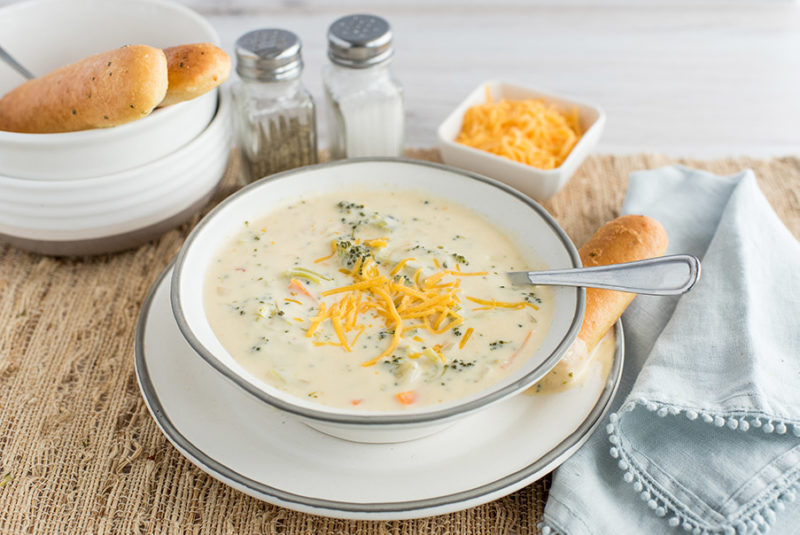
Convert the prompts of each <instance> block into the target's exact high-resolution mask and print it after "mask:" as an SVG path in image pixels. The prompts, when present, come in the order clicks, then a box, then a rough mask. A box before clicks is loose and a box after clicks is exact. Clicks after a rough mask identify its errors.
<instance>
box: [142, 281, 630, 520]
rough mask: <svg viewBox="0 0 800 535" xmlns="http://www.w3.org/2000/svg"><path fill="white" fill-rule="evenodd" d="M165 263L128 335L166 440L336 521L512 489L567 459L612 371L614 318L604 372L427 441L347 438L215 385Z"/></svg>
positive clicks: (592, 419) (222, 382)
mask: <svg viewBox="0 0 800 535" xmlns="http://www.w3.org/2000/svg"><path fill="white" fill-rule="evenodd" d="M170 275H171V273H170V268H167V270H165V272H164V273H162V275H161V276H160V277H159V279H158V280H157V281H156V283H155V284H154V285H153V289H152V290H151V293H150V295H149V296H148V297H147V299H146V300H145V302H144V304H143V306H142V311H141V315H140V317H139V324H138V327H137V332H136V342H135V349H134V352H135V362H136V374H137V378H138V380H139V386H140V388H141V390H142V394H143V396H144V399H145V402H146V403H147V406H148V408H149V409H150V413H151V414H152V416H153V418H154V419H155V421H156V423H157V424H158V426H159V427H160V428H161V430H162V432H163V433H164V434H165V435H166V436H167V438H168V439H169V440H170V442H172V444H173V445H174V446H175V447H176V448H177V449H178V450H179V451H180V452H181V453H182V454H183V455H185V456H186V457H187V458H188V459H189V460H190V461H191V462H192V463H194V464H195V465H196V466H198V467H199V468H200V469H201V470H203V471H205V472H206V473H208V474H210V475H211V476H213V477H215V478H216V479H218V480H220V481H222V482H224V483H226V484H228V485H230V486H232V487H234V488H236V489H238V490H240V491H242V492H244V493H246V494H249V495H251V496H254V497H256V498H259V499H261V500H264V501H267V502H269V503H273V504H275V505H280V506H283V507H288V508H290V509H294V510H297V511H302V512H306V513H311V514H316V515H324V516H332V517H339V518H351V519H367V520H394V519H406V518H419V517H425V516H432V515H437V514H444V513H450V512H453V511H458V510H462V509H466V508H468V507H474V506H476V505H480V504H482V503H486V502H489V501H492V500H495V499H497V498H500V497H502V496H505V495H507V494H510V493H511V492H514V491H515V490H518V489H520V488H522V487H524V486H526V485H528V484H530V483H532V482H534V481H536V480H537V479H539V478H541V477H542V476H544V475H545V474H547V473H549V472H550V471H552V470H553V469H554V468H556V467H557V466H558V465H559V464H561V463H562V462H564V461H565V460H566V459H567V458H568V457H570V456H571V455H572V454H573V453H574V452H575V451H576V450H577V449H578V448H579V447H580V446H581V445H582V444H583V443H584V442H585V441H586V440H587V439H588V438H589V436H590V435H591V434H592V432H594V430H595V429H596V428H597V426H598V424H599V423H600V421H601V420H602V418H603V417H604V416H605V414H606V412H607V411H608V409H609V406H610V403H611V400H612V399H613V397H614V393H615V391H616V388H617V385H618V383H619V379H620V375H621V372H622V363H623V354H624V350H623V343H622V339H623V337H622V325H621V323H620V322H618V323H617V325H616V340H617V347H616V353H615V358H614V361H613V363H612V365H611V370H610V373H609V375H608V378H607V379H605V380H604V379H603V376H602V372H601V371H600V364H599V363H594V364H595V365H596V366H594V367H593V368H591V369H590V371H589V373H588V374H587V379H586V381H585V382H584V383H583V384H582V385H580V386H576V387H574V388H571V389H569V390H566V391H564V392H560V393H557V394H548V395H528V394H520V395H517V396H515V397H513V398H511V399H508V400H506V401H504V402H502V403H499V404H496V405H494V406H492V407H490V408H489V409H487V410H485V411H483V412H480V413H478V414H475V415H472V416H469V417H467V418H465V419H463V420H461V421H459V422H457V423H456V424H454V425H453V426H451V427H449V428H448V429H446V430H444V431H441V432H440V433H437V434H435V435H433V436H430V437H427V438H422V439H418V440H414V441H411V442H404V443H399V444H357V443H354V442H348V441H344V440H340V439H337V438H334V437H331V436H328V435H325V434H322V433H320V432H317V431H315V430H313V429H311V428H310V427H308V426H306V425H304V424H302V423H301V422H300V421H299V420H296V419H294V418H290V417H289V416H288V415H286V414H284V413H282V412H280V411H278V410H277V409H274V408H272V407H270V406H269V405H266V404H264V403H261V402H260V401H258V400H257V399H255V398H254V397H252V396H250V395H249V394H247V392H245V391H244V390H242V389H240V388H239V387H237V386H236V385H234V384H232V383H231V382H229V381H228V380H226V379H225V378H224V377H223V376H222V375H221V374H219V373H217V371H216V370H214V369H213V368H211V366H209V365H208V364H207V363H206V362H205V361H204V360H203V359H202V358H201V357H200V356H199V355H197V354H196V353H195V352H194V351H193V350H192V348H191V347H190V346H189V345H188V343H187V342H186V340H185V339H184V338H183V336H182V335H181V332H180V331H179V330H178V326H177V325H176V323H175V319H174V318H173V316H172V311H171V308H170V302H169V294H170V289H169V285H170Z"/></svg>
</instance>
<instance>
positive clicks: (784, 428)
mask: <svg viewBox="0 0 800 535" xmlns="http://www.w3.org/2000/svg"><path fill="white" fill-rule="evenodd" d="M637 405H639V406H641V407H643V408H645V409H646V410H648V411H650V412H654V413H655V414H656V415H657V416H660V417H662V418H663V417H666V416H668V415H670V416H677V415H679V414H683V415H684V416H686V418H688V419H689V420H697V419H698V418H700V419H701V420H702V421H703V422H705V423H708V424H711V425H714V426H716V427H724V426H727V427H728V428H730V429H738V430H739V431H742V432H747V431H749V430H751V429H758V428H760V429H761V430H762V431H763V432H764V433H776V434H779V435H783V434H785V433H787V432H788V431H789V430H790V429H791V432H792V433H793V434H794V435H795V436H797V437H800V424H797V423H789V422H785V421H780V420H775V419H772V418H768V417H767V416H764V415H756V416H752V415H748V414H747V413H744V412H742V413H730V414H726V415H724V416H723V415H720V414H713V413H710V412H706V411H699V412H698V411H696V410H693V409H684V408H680V407H675V406H667V405H663V404H658V403H655V402H653V401H642V400H636V401H628V402H627V403H625V405H624V406H623V407H622V408H621V409H620V411H619V412H620V413H622V412H630V411H633V410H634V409H635V408H636V406H637ZM608 420H609V423H608V424H607V425H606V433H608V441H609V442H610V443H611V448H610V449H609V453H610V455H611V456H612V457H613V458H615V459H617V467H618V468H619V469H620V470H622V471H623V476H622V479H623V480H624V481H625V482H626V483H630V484H631V486H632V487H633V490H634V491H636V492H638V493H639V497H640V498H641V499H642V501H644V502H646V503H647V507H648V508H649V509H650V510H651V511H653V513H654V514H655V515H656V516H658V517H662V518H665V519H666V522H667V524H668V525H669V526H671V527H678V526H680V527H682V528H683V530H684V531H686V532H689V533H692V534H693V535H711V534H724V535H735V534H744V533H767V532H768V531H769V528H770V526H771V525H772V524H773V523H774V522H775V517H776V511H781V510H783V509H784V508H785V503H787V502H789V503H791V502H793V501H795V499H796V498H797V494H798V493H800V467H798V469H797V470H795V471H794V472H792V473H791V474H790V475H788V476H787V477H786V478H785V479H784V480H783V484H782V485H780V486H779V485H775V488H773V489H772V490H771V491H770V492H769V494H768V495H767V496H764V497H763V498H762V499H760V500H759V503H758V504H757V505H755V506H753V507H751V510H749V511H747V512H746V513H745V514H744V515H740V516H739V517H738V518H735V519H732V520H731V524H730V525H725V526H712V525H710V524H709V523H708V522H707V521H706V520H704V519H703V518H701V517H699V516H697V515H696V514H694V513H692V512H690V511H688V510H687V509H686V508H685V507H684V506H682V505H681V504H677V503H675V502H674V501H673V500H671V499H670V498H669V497H667V496H666V495H665V494H664V493H663V492H661V491H660V490H659V489H658V487H657V486H656V485H655V484H654V483H653V481H652V480H651V478H650V476H649V475H648V474H647V473H646V472H645V471H644V470H643V469H642V468H641V467H640V466H639V465H638V464H637V463H636V461H635V460H633V459H632V458H631V457H630V456H629V455H628V454H627V452H626V451H625V449H624V448H621V447H620V442H621V437H620V435H619V427H618V423H619V413H612V414H610V415H609V417H608ZM545 527H546V526H545ZM542 533H543V535H556V532H555V531H554V530H553V529H552V528H550V529H549V530H548V531H547V532H545V529H544V527H543V528H542Z"/></svg>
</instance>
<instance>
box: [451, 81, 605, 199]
mask: <svg viewBox="0 0 800 535" xmlns="http://www.w3.org/2000/svg"><path fill="white" fill-rule="evenodd" d="M487 87H488V88H489V91H490V93H491V97H492V100H493V101H498V100H501V99H508V100H523V99H531V98H537V99H544V100H545V101H546V102H548V103H552V104H554V105H555V106H556V107H557V108H558V109H561V110H564V111H571V110H573V109H577V110H578V117H579V121H580V125H581V129H582V130H583V135H582V136H581V139H580V140H579V141H578V143H577V144H576V145H575V147H573V149H572V151H571V152H570V153H569V156H567V158H566V160H564V162H563V163H562V164H561V165H560V166H558V167H557V168H555V169H537V168H535V167H532V166H530V165H526V164H523V163H519V162H515V161H513V160H510V159H508V158H504V157H502V156H497V155H495V154H492V153H490V152H486V151H483V150H479V149H475V148H472V147H468V146H466V145H463V144H461V143H456V141H455V139H456V137H458V134H459V132H460V131H461V124H462V122H463V118H464V113H465V112H466V111H467V109H468V108H470V107H472V106H475V105H477V104H483V103H484V102H486V88H487ZM605 123H606V114H605V112H604V111H603V110H602V109H601V108H599V107H598V106H594V105H592V104H587V103H585V102H580V101H577V100H572V99H568V98H564V97H560V96H557V95H553V94H550V93H546V92H543V91H538V90H535V89H526V88H524V87H521V86H518V85H513V84H509V83H506V82H501V81H497V80H490V81H488V82H484V83H482V84H481V85H480V86H478V87H477V88H475V90H474V91H472V93H470V94H469V96H468V97H467V98H466V99H464V101H463V102H461V104H459V105H458V107H457V108H456V109H455V110H454V111H453V112H452V113H451V114H450V115H448V116H447V119H445V120H444V122H443V123H442V124H441V125H439V128H438V130H437V137H438V138H439V149H440V150H441V153H442V159H443V160H444V162H445V163H447V164H449V165H452V166H454V167H459V168H461V169H467V170H469V171H474V172H476V173H481V174H483V175H486V176H488V177H491V178H494V179H496V180H499V181H501V182H504V183H506V184H508V185H509V186H511V187H513V188H516V189H518V190H519V191H521V192H522V193H524V194H526V195H528V196H530V197H531V198H533V199H536V200H537V201H540V202H544V201H546V200H547V199H549V198H550V197H552V196H553V195H555V194H556V193H558V191H559V190H560V189H561V188H563V187H564V185H565V184H566V183H567V181H568V180H569V179H570V177H572V175H573V174H574V173H575V171H576V170H577V169H578V167H579V166H580V165H581V163H583V160H584V159H586V156H588V155H589V153H590V152H591V150H592V149H593V148H594V146H595V145H596V144H597V141H598V140H599V139H600V135H601V134H602V132H603V128H604V126H605Z"/></svg>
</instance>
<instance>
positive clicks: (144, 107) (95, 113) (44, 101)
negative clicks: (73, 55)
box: [0, 45, 167, 133]
mask: <svg viewBox="0 0 800 535" xmlns="http://www.w3.org/2000/svg"><path fill="white" fill-rule="evenodd" d="M166 92H167V59H166V57H165V56H164V52H163V51H162V50H160V49H158V48H153V47H150V46H145V45H130V46H125V47H122V48H119V49H116V50H111V51H109V52H104V53H102V54H96V55H94V56H90V57H88V58H86V59H83V60H81V61H78V62H76V63H73V64H71V65H67V66H65V67H61V68H60V69H57V70H55V71H53V72H51V73H49V74H46V75H44V76H42V77H40V78H36V79H33V80H29V81H27V82H25V83H23V84H22V85H20V86H18V87H16V88H15V89H13V90H11V92H9V93H8V94H6V95H5V96H4V97H3V98H2V99H0V130H8V131H11V132H26V133H54V132H74V131H76V130H88V129H90V128H104V127H109V126H117V125H120V124H124V123H128V122H131V121H135V120H136V119H141V118H142V117H144V116H146V115H148V114H149V113H150V112H151V111H152V110H153V108H155V107H156V106H157V105H158V104H159V103H160V102H161V101H162V100H163V99H164V95H165V94H166Z"/></svg>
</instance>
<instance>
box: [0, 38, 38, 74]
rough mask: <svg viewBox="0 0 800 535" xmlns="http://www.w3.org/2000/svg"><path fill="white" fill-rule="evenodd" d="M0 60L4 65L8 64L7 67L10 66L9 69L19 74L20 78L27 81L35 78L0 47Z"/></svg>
mask: <svg viewBox="0 0 800 535" xmlns="http://www.w3.org/2000/svg"><path fill="white" fill-rule="evenodd" d="M0 59H2V60H3V61H5V62H6V63H8V65H10V66H11V68H13V69H14V70H15V71H17V72H18V73H20V74H21V75H22V76H24V77H25V78H27V79H28V80H32V79H33V78H36V77H35V76H34V75H33V74H32V73H31V71H29V70H28V69H26V68H25V67H23V66H22V64H21V63H20V62H18V61H17V60H16V59H14V56H12V55H11V54H9V53H8V52H6V50H5V49H4V48H3V47H2V46H0Z"/></svg>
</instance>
